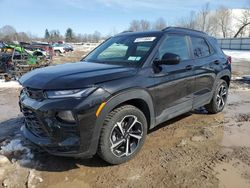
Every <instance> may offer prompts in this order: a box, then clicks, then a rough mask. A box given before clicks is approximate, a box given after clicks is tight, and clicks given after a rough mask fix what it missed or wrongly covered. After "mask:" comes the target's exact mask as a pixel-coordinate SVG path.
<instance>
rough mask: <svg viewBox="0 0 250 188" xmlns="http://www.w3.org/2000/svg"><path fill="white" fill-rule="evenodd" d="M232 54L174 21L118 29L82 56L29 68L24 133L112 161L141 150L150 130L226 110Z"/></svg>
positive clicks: (49, 146)
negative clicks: (152, 27) (201, 110)
mask: <svg viewBox="0 0 250 188" xmlns="http://www.w3.org/2000/svg"><path fill="white" fill-rule="evenodd" d="M230 63H231V59H230V58H228V57H227V56H225V54H224V53H223V52H222V50H221V49H220V47H219V46H218V44H217V42H216V39H215V38H213V37H211V36H209V35H207V34H205V33H203V32H199V31H195V30H190V29H184V28H177V27H168V28H166V29H164V30H162V31H150V32H138V33H137V32H124V33H121V34H118V35H117V36H114V37H111V38H109V39H108V40H106V41H105V42H104V43H102V44H101V45H100V46H98V47H97V48H96V49H94V50H93V51H92V52H90V53H89V54H88V55H87V56H86V57H85V58H84V59H82V60H81V61H80V62H78V63H67V64H63V65H57V66H50V67H46V68H41V69H37V70H34V71H32V72H30V73H28V74H25V75H24V76H23V77H22V78H21V79H20V80H19V81H20V83H21V84H22V86H23V90H22V91H21V94H20V108H21V111H22V112H23V114H24V116H25V126H23V127H22V131H23V133H24V136H25V137H27V138H28V139H29V140H31V141H32V142H33V143H35V144H37V145H39V146H41V147H42V148H43V149H45V150H46V151H48V152H49V153H51V154H54V155H61V156H73V157H90V156H93V155H95V154H96V153H98V154H99V156H100V157H101V158H102V159H104V160H105V161H107V162H109V163H111V164H119V163H123V162H125V161H128V160H129V159H131V158H133V157H134V156H135V155H136V154H137V153H138V152H139V150H140V149H141V147H142V145H143V143H144V141H145V137H146V134H147V132H148V130H150V129H152V128H154V127H155V126H157V125H158V124H160V123H162V122H164V121H167V120H169V119H171V118H174V117H176V116H178V115H180V114H183V113H186V112H188V111H190V110H193V109H196V108H198V107H202V106H205V108H206V109H207V111H208V112H209V113H218V112H220V111H222V110H223V108H224V106H225V103H226V100H227V94H228V87H229V83H230V78H231V65H230Z"/></svg>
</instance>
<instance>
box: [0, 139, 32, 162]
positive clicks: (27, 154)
mask: <svg viewBox="0 0 250 188" xmlns="http://www.w3.org/2000/svg"><path fill="white" fill-rule="evenodd" d="M0 154H2V155H6V156H10V155H13V156H14V158H13V159H12V162H18V163H19V164H21V165H27V164H30V163H31V162H32V159H33V158H34V155H33V153H32V152H31V150H30V149H29V148H27V147H25V146H23V144H22V141H21V140H19V139H14V140H11V141H10V142H9V143H8V144H7V145H5V146H2V147H1V150H0Z"/></svg>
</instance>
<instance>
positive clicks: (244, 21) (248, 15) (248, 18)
mask: <svg viewBox="0 0 250 188" xmlns="http://www.w3.org/2000/svg"><path fill="white" fill-rule="evenodd" d="M238 21H239V23H240V25H239V29H238V31H237V32H236V33H235V35H234V38H236V37H238V36H239V34H240V33H241V34H243V33H244V29H245V28H246V27H247V26H248V25H250V9H246V10H244V11H243V12H242V16H241V17H240V18H239V19H238Z"/></svg>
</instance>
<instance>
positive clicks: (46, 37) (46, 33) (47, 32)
mask: <svg viewBox="0 0 250 188" xmlns="http://www.w3.org/2000/svg"><path fill="white" fill-rule="evenodd" d="M44 38H45V39H47V40H48V39H49V38H50V34H49V31H48V29H46V30H45V35H44Z"/></svg>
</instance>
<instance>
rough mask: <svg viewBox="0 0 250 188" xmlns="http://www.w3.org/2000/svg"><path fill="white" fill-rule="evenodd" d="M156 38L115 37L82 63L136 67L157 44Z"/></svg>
mask: <svg viewBox="0 0 250 188" xmlns="http://www.w3.org/2000/svg"><path fill="white" fill-rule="evenodd" d="M157 40H158V39H157V37H156V36H146V37H144V36H143V37H140V36H117V37H112V38H110V39H108V40H107V41H106V42H104V43H103V44H101V45H100V46H99V47H97V48H96V49H95V50H94V51H92V52H91V53H90V54H89V55H88V56H86V57H85V58H84V59H83V61H89V62H95V63H110V64H120V65H124V66H138V65H139V64H141V63H142V62H144V61H145V60H146V58H147V57H148V55H149V53H150V52H151V50H152V49H153V47H154V46H155V44H156V42H157Z"/></svg>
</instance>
